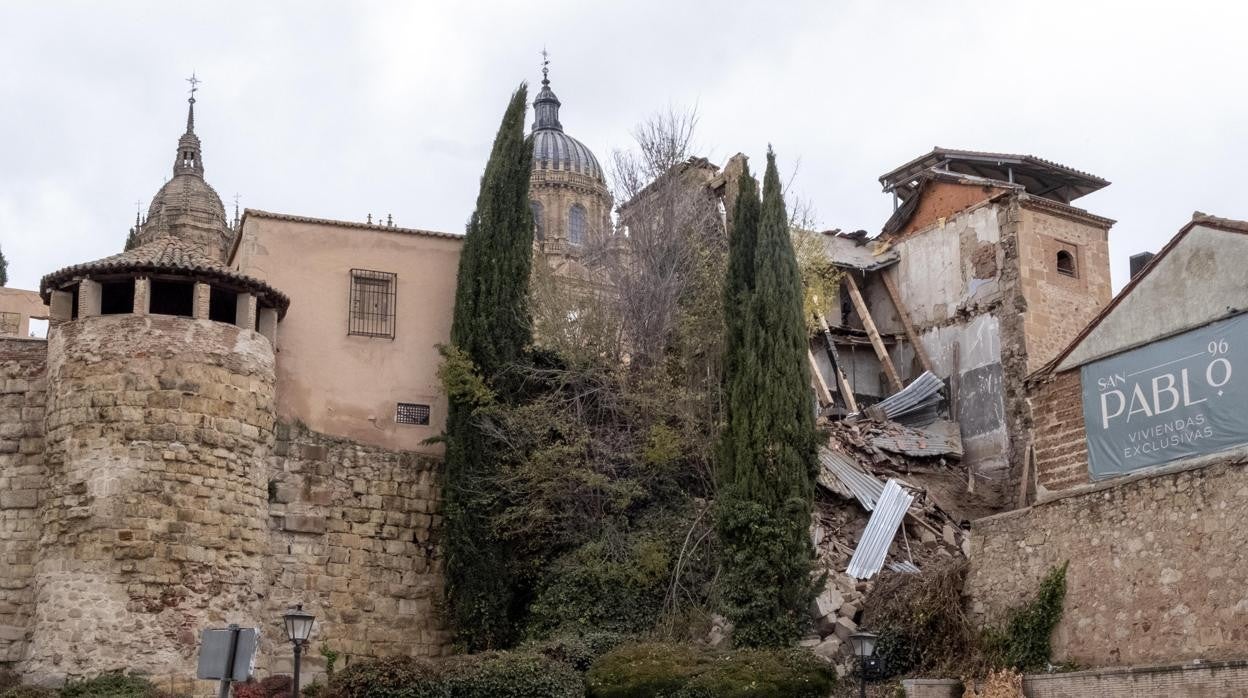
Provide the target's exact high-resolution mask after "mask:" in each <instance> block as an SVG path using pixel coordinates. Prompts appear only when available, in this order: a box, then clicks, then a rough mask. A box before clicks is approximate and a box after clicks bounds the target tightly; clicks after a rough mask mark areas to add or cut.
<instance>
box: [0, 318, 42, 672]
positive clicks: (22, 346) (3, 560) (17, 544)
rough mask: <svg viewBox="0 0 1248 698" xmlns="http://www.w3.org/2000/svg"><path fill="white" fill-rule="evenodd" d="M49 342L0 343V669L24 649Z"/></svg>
mask: <svg viewBox="0 0 1248 698" xmlns="http://www.w3.org/2000/svg"><path fill="white" fill-rule="evenodd" d="M47 353H48V343H47V342H46V341H44V340H42V339H21V338H4V339H0V667H3V666H4V665H6V664H11V663H13V662H17V661H18V660H20V659H21V658H22V654H23V653H24V652H25V650H26V642H27V638H28V633H29V631H30V621H31V615H32V613H33V612H34V602H35V591H34V557H35V552H36V550H37V548H38V544H39V518H38V516H39V509H38V507H39V500H40V498H41V497H42V494H43V486H44V463H43V405H44V400H45V397H46V389H47V380H46V378H45V376H44V372H45V367H46V363H47Z"/></svg>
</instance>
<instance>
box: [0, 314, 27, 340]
mask: <svg viewBox="0 0 1248 698" xmlns="http://www.w3.org/2000/svg"><path fill="white" fill-rule="evenodd" d="M21 326H22V315H21V313H0V335H15V334H17V330H18V328H20V327H21Z"/></svg>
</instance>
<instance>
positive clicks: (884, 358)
mask: <svg viewBox="0 0 1248 698" xmlns="http://www.w3.org/2000/svg"><path fill="white" fill-rule="evenodd" d="M845 287H846V288H848V289H849V299H850V300H851V301H853V302H854V309H855V310H857V311H858V317H859V318H860V319H861V320H862V328H863V329H865V330H866V331H867V338H869V339H870V340H871V346H872V347H874V348H875V356H876V358H878V359H879V360H880V365H881V366H883V367H884V375H885V376H887V377H888V383H889V385H891V386H892V388H893V392H897V391H899V390H901V389H902V388H904V387H905V386H903V385H902V384H901V379H900V378H898V377H897V369H896V368H894V367H893V360H892V358H890V357H889V355H888V348H886V347H885V346H884V340H883V339H882V338H881V337H880V331H879V330H877V329H876V328H875V321H874V320H872V319H871V311H870V310H868V309H867V302H866V301H865V300H863V299H862V291H859V290H858V282H856V281H854V275H853V272H850V273H848V274H846V275H845Z"/></svg>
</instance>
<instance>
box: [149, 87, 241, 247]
mask: <svg viewBox="0 0 1248 698" xmlns="http://www.w3.org/2000/svg"><path fill="white" fill-rule="evenodd" d="M187 82H189V83H191V96H190V98H189V99H188V100H187V104H188V106H187V111H186V133H183V134H182V136H181V137H180V138H179V139H178V153H177V157H176V158H175V159H174V161H173V177H172V178H171V179H170V180H169V181H167V182H165V184H164V186H162V187H161V188H160V191H158V192H156V195H155V196H153V197H152V203H151V205H150V206H149V207H148V210H147V218H145V219H144V220H143V225H142V227H141V228H140V230H139V232H138V234H136V235H135V244H137V245H146V244H147V243H150V242H152V241H154V240H157V239H160V238H162V237H167V236H168V237H175V238H179V239H181V240H183V241H185V242H189V243H191V244H194V245H196V246H198V247H200V248H201V249H202V250H203V252H204V254H206V255H208V256H209V257H212V258H215V259H217V260H218V261H224V260H225V256H226V250H227V249H228V247H229V244H230V241H231V240H232V239H233V237H234V231H233V229H232V228H231V227H230V223H229V220H228V219H227V218H226V215H225V206H223V205H222V203H221V197H220V196H218V195H217V192H216V190H214V189H213V188H212V187H211V186H209V184H208V182H206V181H205V180H204V160H203V151H202V149H201V147H200V142H199V136H196V135H195V92H196V91H197V90H198V89H199V83H200V80H199V78H197V77H195V76H194V75H192V76H191V77H189V78H187Z"/></svg>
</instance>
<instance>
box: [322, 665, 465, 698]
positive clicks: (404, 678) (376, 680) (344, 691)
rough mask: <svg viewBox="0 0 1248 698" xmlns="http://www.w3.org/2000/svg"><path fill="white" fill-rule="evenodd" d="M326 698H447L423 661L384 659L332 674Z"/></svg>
mask: <svg viewBox="0 0 1248 698" xmlns="http://www.w3.org/2000/svg"><path fill="white" fill-rule="evenodd" d="M326 695H327V696H328V697H329V698H449V695H450V694H449V693H447V690H446V687H445V686H444V685H443V682H442V679H441V677H440V675H439V673H438V670H437V667H435V666H434V665H433V664H432V663H431V662H429V661H428V660H424V659H415V658H412V657H387V658H385V659H374V660H370V661H364V662H356V663H354V664H352V665H351V666H349V667H347V668H346V669H343V670H342V671H337V672H334V678H332V679H330V681H329V687H328V689H327V690H326Z"/></svg>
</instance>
